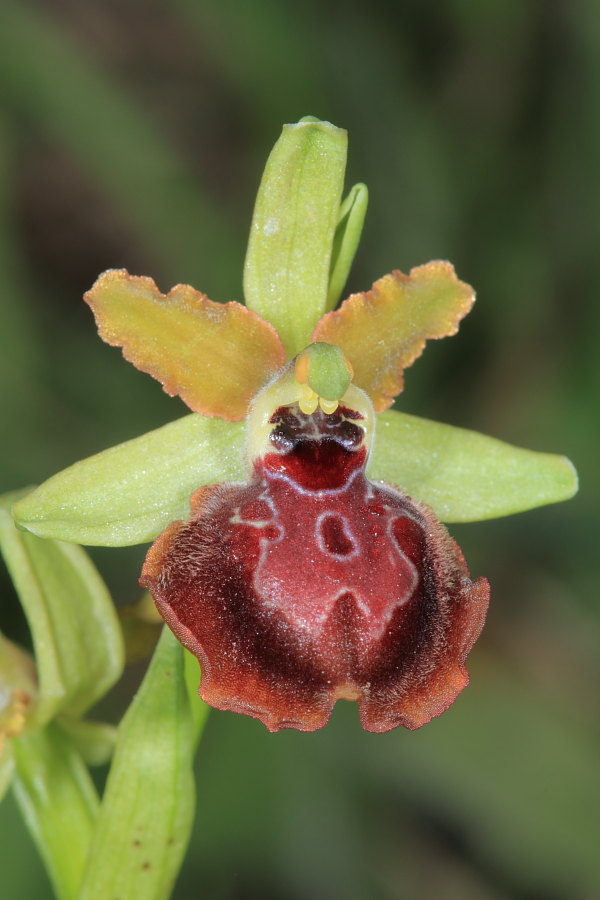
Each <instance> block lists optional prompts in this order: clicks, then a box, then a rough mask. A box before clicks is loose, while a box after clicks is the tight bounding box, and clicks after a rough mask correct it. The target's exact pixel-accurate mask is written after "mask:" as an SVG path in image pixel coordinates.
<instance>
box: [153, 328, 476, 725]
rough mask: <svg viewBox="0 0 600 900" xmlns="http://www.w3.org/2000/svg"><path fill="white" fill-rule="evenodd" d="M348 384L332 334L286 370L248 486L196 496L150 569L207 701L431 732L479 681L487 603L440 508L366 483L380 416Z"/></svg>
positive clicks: (272, 393) (271, 390) (280, 715)
mask: <svg viewBox="0 0 600 900" xmlns="http://www.w3.org/2000/svg"><path fill="white" fill-rule="evenodd" d="M326 348H329V351H330V353H329V356H330V357H331V358H332V359H333V363H332V365H331V366H330V367H329V368H328V367H327V365H325V366H324V365H322V359H320V365H319V366H318V367H317V366H313V369H314V370H315V371H317V369H318V371H320V372H321V373H322V372H323V371H325V372H326V373H329V374H330V375H331V377H330V378H328V379H325V380H324V381H323V379H321V381H322V382H323V383H321V384H315V379H314V378H313V379H312V380H311V377H310V367H311V363H313V362H314V358H315V356H319V355H320V356H321V357H323V356H327V349H326ZM334 355H335V358H333V356H334ZM340 358H341V362H340ZM328 359H329V357H328ZM326 362H327V360H326ZM344 366H345V367H346V368H345V369H344ZM340 371H341V372H342V376H340V377H337V376H339V373H340ZM344 372H345V375H344ZM336 373H337V374H336ZM350 379H351V369H350V366H349V364H347V363H346V361H345V360H344V358H343V355H342V354H341V351H340V350H339V349H338V348H337V347H331V346H330V345H327V344H316V345H314V344H313V345H311V347H309V348H307V349H306V350H305V351H303V353H302V354H300V355H299V356H298V357H297V358H296V360H295V361H292V363H290V364H289V365H288V366H286V367H285V368H284V369H283V370H282V371H281V373H280V374H279V375H278V376H277V377H276V378H275V379H274V380H273V381H272V382H271V383H270V384H269V385H267V387H266V388H264V389H263V390H262V391H261V392H260V393H259V394H258V395H257V397H256V398H255V400H254V402H253V404H252V406H251V409H250V413H249V416H248V423H247V462H248V471H249V480H248V482H247V483H245V484H241V483H228V484H217V485H210V486H207V487H203V488H201V489H200V490H198V491H197V492H196V493H195V494H194V495H193V497H192V500H191V508H192V515H191V518H190V520H189V521H187V522H176V523H174V524H173V525H171V526H170V527H169V528H168V529H167V530H166V531H165V532H164V533H163V534H162V535H161V536H160V537H159V538H158V540H157V541H156V542H155V543H154V545H153V546H152V547H151V549H150V551H149V553H148V556H147V558H146V562H145V565H144V569H143V572H142V578H141V583H142V584H143V585H144V586H145V587H147V588H148V589H149V590H150V591H151V592H152V594H153V596H154V598H155V601H156V603H157V606H158V608H159V610H160V612H161V614H162V616H163V617H164V619H165V620H166V622H167V624H168V625H169V626H170V628H171V629H172V630H173V632H174V633H175V634H176V636H177V637H178V638H179V640H180V641H181V642H182V643H183V644H184V645H185V646H186V647H187V648H188V649H189V650H190V651H191V652H192V653H194V654H195V655H196V656H197V657H198V659H199V661H200V663H201V667H202V682H201V685H200V695H201V696H202V698H203V699H204V700H205V701H206V702H207V703H209V704H211V705H212V706H215V707H217V708H219V709H227V710H233V711H235V712H241V713H245V714H247V715H250V716H253V717H255V718H257V719H260V721H262V722H263V723H264V724H265V725H266V726H267V728H268V729H269V730H271V731H277V730H278V729H281V728H296V729H299V730H302V731H312V730H314V729H317V728H320V727H322V726H323V725H325V724H326V722H327V721H328V719H329V716H330V714H331V710H332V708H333V705H334V704H335V702H336V700H338V699H346V700H357V701H358V705H359V710H360V718H361V723H362V725H363V727H364V728H365V729H366V730H368V731H376V732H382V731H388V730H389V729H391V728H395V727H396V726H398V725H402V726H404V727H406V728H418V727H419V726H421V725H423V724H425V723H426V722H428V721H429V720H430V719H431V718H432V717H433V716H437V715H439V714H440V713H442V712H443V711H444V710H445V709H446V708H447V707H448V706H449V705H450V704H451V703H452V701H453V700H454V699H455V698H456V696H457V694H458V693H459V692H460V691H461V690H462V688H463V687H464V686H465V685H466V684H467V681H468V676H467V672H466V669H465V659H466V656H467V654H468V652H469V650H470V649H471V647H472V645H473V643H474V641H475V640H476V639H477V637H478V636H479V634H480V632H481V629H482V627H483V622H484V618H485V613H486V610H487V603H488V593H489V589H488V584H487V581H485V579H478V580H477V581H474V582H473V581H471V580H470V578H469V573H468V570H467V568H466V565H465V562H464V559H463V556H462V553H461V551H460V549H459V547H458V546H457V545H456V543H455V542H454V541H453V540H452V538H451V537H450V536H449V534H448V532H447V530H446V529H445V527H444V526H443V525H441V524H440V522H439V521H438V520H437V518H436V517H435V515H434V513H433V512H432V510H431V509H430V508H429V507H427V506H425V505H424V504H422V503H417V502H415V501H413V500H411V498H410V497H409V496H408V495H407V494H405V493H403V492H402V491H401V490H400V489H398V488H396V487H394V486H392V485H388V484H384V483H381V482H377V483H376V482H372V481H370V480H369V479H368V478H367V477H366V475H365V468H366V463H367V458H368V454H369V449H370V446H371V443H372V441H373V439H374V422H375V415H374V412H373V407H372V404H371V401H370V400H369V398H368V396H367V395H366V393H364V392H363V391H362V390H360V389H359V388H357V387H355V386H353V385H352V384H350ZM315 387H316V388H317V390H315V389H314V388H315Z"/></svg>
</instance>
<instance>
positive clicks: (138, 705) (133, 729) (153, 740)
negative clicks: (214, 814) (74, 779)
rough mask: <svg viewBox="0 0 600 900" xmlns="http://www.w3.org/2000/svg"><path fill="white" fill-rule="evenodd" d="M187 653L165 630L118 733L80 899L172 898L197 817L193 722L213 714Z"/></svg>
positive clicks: (195, 739)
mask: <svg viewBox="0 0 600 900" xmlns="http://www.w3.org/2000/svg"><path fill="white" fill-rule="evenodd" d="M185 653H186V651H184V649H183V647H181V645H180V644H178V642H177V641H176V639H175V638H174V637H173V635H172V634H171V632H170V631H168V629H167V628H165V629H164V631H163V634H162V636H161V639H160V641H159V644H158V646H157V648H156V652H155V654H154V657H153V659H152V662H151V663H150V667H149V669H148V671H147V673H146V676H145V678H144V681H143V683H142V686H141V688H140V690H139V691H138V693H137V694H136V696H135V699H134V700H133V703H132V704H131V706H130V707H129V710H128V711H127V714H126V716H125V718H124V719H123V722H122V723H121V725H120V727H119V736H118V741H117V748H116V751H115V756H114V760H113V764H112V766H111V770H110V774H109V777H108V782H107V785H106V791H105V794H104V798H103V801H102V807H101V811H100V816H99V819H98V825H97V828H96V833H95V835H94V840H93V843H92V847H91V850H90V856H89V864H88V867H87V870H86V873H85V877H84V881H83V884H82V888H81V893H80V895H79V900H107V898H117V897H120V898H123V900H125V898H127V897H131V898H135V900H166V898H168V897H169V896H171V894H170V891H171V889H172V886H173V882H174V880H175V878H176V876H177V872H178V869H179V865H180V863H181V860H182V857H183V854H184V852H185V848H186V846H187V842H188V839H189V836H190V831H191V828H192V822H193V815H194V802H195V790H194V776H193V769H192V765H193V757H194V751H195V746H196V741H197V737H198V725H199V724H201V723H199V722H198V721H196V720H195V716H201V718H202V722H203V721H204V718H205V716H206V713H207V710H208V707H206V705H205V704H203V703H202V701H201V700H200V698H199V697H198V696H197V693H196V690H195V689H194V696H193V697H191V696H190V694H189V691H188V688H187V682H186V677H185V665H186V664H185V661H184V654H185ZM187 655H189V654H187ZM195 681H196V683H197V681H198V673H197V671H196V677H195Z"/></svg>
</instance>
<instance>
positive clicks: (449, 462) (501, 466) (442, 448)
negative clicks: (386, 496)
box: [367, 410, 577, 522]
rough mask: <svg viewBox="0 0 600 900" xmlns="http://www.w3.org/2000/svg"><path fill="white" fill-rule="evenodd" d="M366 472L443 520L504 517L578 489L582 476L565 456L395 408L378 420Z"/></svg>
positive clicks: (571, 494) (563, 496)
mask: <svg viewBox="0 0 600 900" xmlns="http://www.w3.org/2000/svg"><path fill="white" fill-rule="evenodd" d="M367 472H368V475H369V477H370V478H373V479H375V480H381V481H387V482H389V483H391V484H395V485H397V486H398V487H400V488H402V489H403V490H405V491H406V492H407V493H408V494H410V495H411V497H413V498H414V499H415V500H421V501H422V502H423V503H427V504H428V505H429V506H431V507H432V508H433V510H434V511H435V513H436V515H437V516H438V517H439V518H440V519H441V520H442V521H443V522H473V521H477V520H479V519H493V518H495V517H497V516H507V515H510V514H511V513H515V512H521V511H523V510H526V509H533V508H535V507H536V506H543V505H544V504H546V503H557V502H559V501H560V500H568V499H569V498H570V497H572V496H573V495H574V494H575V493H576V492H577V473H576V472H575V469H574V467H573V464H572V463H571V462H569V460H568V459H567V458H566V457H564V456H555V455H554V454H551V453H536V452H534V451H532V450H522V449H521V448H519V447H513V446H511V445H510V444H505V443H504V442H503V441H498V440H496V439H495V438H491V437H486V436H485V435H483V434H479V433H478V432H476V431H466V430H465V429H463V428H454V427H452V426H451V425H442V424H440V423H438V422H431V421H428V420H427V419H419V418H417V417H416V416H409V415H406V414H405V413H399V412H395V411H393V410H390V411H388V412H385V413H381V415H379V416H378V417H377V431H376V436H375V445H374V448H373V451H372V454H371V459H370V462H369V466H368V469H367Z"/></svg>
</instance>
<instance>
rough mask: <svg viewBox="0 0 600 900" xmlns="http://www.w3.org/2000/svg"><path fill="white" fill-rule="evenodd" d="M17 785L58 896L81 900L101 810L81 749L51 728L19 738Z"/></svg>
mask: <svg viewBox="0 0 600 900" xmlns="http://www.w3.org/2000/svg"><path fill="white" fill-rule="evenodd" d="M13 749H14V754H15V759H16V763H17V767H16V774H15V779H14V789H15V796H16V799H17V802H18V804H19V806H20V808H21V811H22V813H23V816H24V818H25V822H26V823H27V827H28V829H29V832H30V834H31V836H32V838H33V839H34V841H35V843H36V845H37V848H38V850H39V852H40V855H41V856H42V859H43V860H44V863H45V866H46V869H47V871H48V875H49V876H50V880H51V882H52V885H53V887H54V891H55V894H56V897H57V898H58V900H76V898H77V897H78V891H79V885H80V883H81V877H82V875H83V869H84V866H85V862H86V860H87V856H88V851H89V847H90V841H91V839H92V833H93V830H94V824H95V820H96V815H97V812H98V796H97V794H96V790H95V788H94V785H93V783H92V779H91V778H90V775H89V772H88V770H87V768H86V766H85V764H84V762H83V760H82V759H81V757H80V755H79V753H78V752H77V751H76V750H75V748H74V747H73V746H72V745H71V744H70V742H69V740H68V739H67V738H66V736H65V735H64V734H62V732H61V731H60V730H59V729H58V728H56V727H55V726H49V727H48V728H45V729H44V730H43V731H38V732H37V733H36V734H31V735H24V736H23V737H20V738H15V740H14V741H13Z"/></svg>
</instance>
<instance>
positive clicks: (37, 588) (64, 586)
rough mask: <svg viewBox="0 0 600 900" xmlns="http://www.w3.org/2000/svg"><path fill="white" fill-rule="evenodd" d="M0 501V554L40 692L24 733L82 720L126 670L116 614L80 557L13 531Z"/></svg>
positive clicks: (69, 548)
mask: <svg viewBox="0 0 600 900" xmlns="http://www.w3.org/2000/svg"><path fill="white" fill-rule="evenodd" d="M18 496H20V494H8V495H5V496H4V497H3V498H2V499H1V500H0V547H1V549H2V553H3V555H4V558H5V560H6V564H7V567H8V570H9V573H10V575H11V577H12V580H13V582H14V585H15V588H16V590H17V593H18V594H19V598H20V600H21V604H22V606H23V609H24V611H25V615H26V617H27V621H28V623H29V628H30V631H31V636H32V640H33V647H34V651H35V660H36V665H37V672H38V684H39V693H38V698H37V701H36V703H35V705H34V707H33V709H32V711H31V713H30V714H29V715H28V717H27V727H28V728H29V729H33V728H35V727H41V726H42V725H44V724H45V723H46V722H48V721H49V720H50V719H52V718H53V717H54V716H55V715H56V714H57V713H59V712H62V711H65V712H68V713H70V714H71V715H73V716H77V715H81V714H82V713H83V712H85V710H86V709H88V708H89V707H90V706H91V705H92V704H93V703H95V702H96V701H97V700H98V699H99V698H100V697H102V696H103V695H104V694H105V693H106V691H107V690H108V689H109V688H110V687H112V685H113V684H114V683H115V681H116V680H117V679H118V678H119V676H120V675H121V672H122V670H123V659H124V650H123V638H122V633H121V628H120V625H119V622H118V619H117V616H116V613H115V609H114V606H113V603H112V600H111V598H110V595H109V593H108V591H107V589H106V586H105V584H104V582H103V581H102V579H101V578H100V575H99V574H98V572H97V571H96V569H95V567H94V565H93V564H92V562H91V560H90V559H89V557H88V556H87V554H86V553H85V551H84V550H83V549H82V548H81V547H78V546H76V545H74V544H64V543H61V542H58V541H51V540H43V539H42V538H39V537H36V536H35V535H33V534H28V533H27V532H23V531H19V530H18V529H17V528H15V526H14V523H13V520H12V518H11V516H10V513H9V509H10V506H11V504H12V502H13V501H14V500H15V499H16V497H18Z"/></svg>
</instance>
